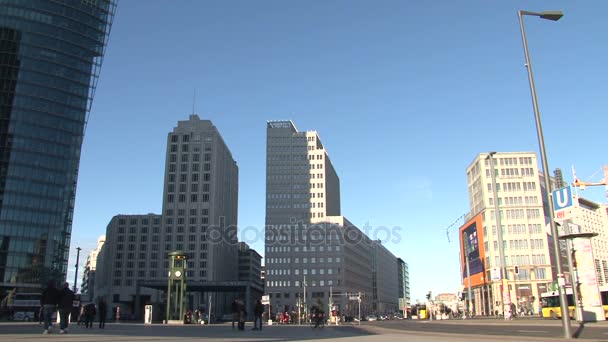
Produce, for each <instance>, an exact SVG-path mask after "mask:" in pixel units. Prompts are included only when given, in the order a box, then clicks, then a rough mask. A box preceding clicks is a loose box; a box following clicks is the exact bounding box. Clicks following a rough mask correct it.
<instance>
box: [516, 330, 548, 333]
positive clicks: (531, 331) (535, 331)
mask: <svg viewBox="0 0 608 342" xmlns="http://www.w3.org/2000/svg"><path fill="white" fill-rule="evenodd" d="M517 332H521V333H546V332H549V331H547V330H517Z"/></svg>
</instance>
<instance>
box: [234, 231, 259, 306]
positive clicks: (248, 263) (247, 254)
mask: <svg viewBox="0 0 608 342" xmlns="http://www.w3.org/2000/svg"><path fill="white" fill-rule="evenodd" d="M238 280H239V281H246V282H248V283H252V284H255V286H257V287H258V288H259V289H263V288H264V284H263V283H262V256H261V255H260V254H259V253H258V252H256V251H255V250H253V249H251V248H249V245H247V244H246V243H244V242H239V279H238ZM238 297H241V298H244V299H245V302H246V303H255V302H256V301H257V300H258V299H260V293H258V292H249V294H247V292H244V293H240V294H239V295H238ZM249 317H253V313H252V312H249Z"/></svg>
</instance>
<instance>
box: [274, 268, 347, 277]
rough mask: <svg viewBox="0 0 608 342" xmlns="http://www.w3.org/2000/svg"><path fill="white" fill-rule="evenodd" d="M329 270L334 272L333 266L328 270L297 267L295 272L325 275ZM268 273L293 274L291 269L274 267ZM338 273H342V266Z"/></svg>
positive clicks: (330, 272) (331, 272) (278, 274)
mask: <svg viewBox="0 0 608 342" xmlns="http://www.w3.org/2000/svg"><path fill="white" fill-rule="evenodd" d="M326 272H327V274H330V275H331V274H334V269H333V268H328V269H327V271H326V270H325V268H319V269H316V268H311V269H307V268H304V269H302V270H300V269H299V268H296V269H294V270H293V274H294V275H300V274H302V275H309V274H310V275H317V274H319V275H325V273H326ZM267 274H268V275H269V276H288V275H291V269H272V270H268V272H267ZM337 274H340V268H338V269H337Z"/></svg>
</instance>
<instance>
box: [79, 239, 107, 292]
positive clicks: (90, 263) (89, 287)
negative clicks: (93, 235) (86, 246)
mask: <svg viewBox="0 0 608 342" xmlns="http://www.w3.org/2000/svg"><path fill="white" fill-rule="evenodd" d="M105 242H106V236H105V235H102V236H100V237H99V239H97V246H96V247H95V249H94V250H92V251H91V253H89V256H87V261H86V262H85V264H84V269H83V272H82V286H81V288H80V293H82V294H85V295H87V297H88V299H90V300H94V299H95V272H96V270H97V257H98V255H99V252H100V251H101V249H102V248H103V244H104V243H105Z"/></svg>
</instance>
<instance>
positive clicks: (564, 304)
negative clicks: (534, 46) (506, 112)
mask: <svg viewBox="0 0 608 342" xmlns="http://www.w3.org/2000/svg"><path fill="white" fill-rule="evenodd" d="M517 14H518V16H519V27H520V29H521V39H522V42H523V44H524V52H525V55H526V67H527V69H528V80H529V82H530V93H531V95H532V105H533V107H534V119H535V121H536V134H537V136H538V145H539V147H540V157H541V160H542V163H543V183H544V186H545V191H546V193H547V202H549V213H548V216H549V224H550V225H551V235H552V238H553V252H554V253H555V270H556V272H557V277H558V282H557V283H558V286H559V300H560V304H561V310H562V328H563V330H564V338H567V339H569V338H572V334H571V332H570V315H569V314H564V313H568V301H567V298H566V297H567V296H566V288H565V282H564V279H563V277H564V274H563V273H562V265H561V262H560V255H561V253H560V247H559V240H558V235H557V225H556V224H555V221H554V220H553V213H554V212H555V208H554V207H553V201H552V200H551V180H550V179H549V163H548V162H547V153H546V151H545V139H544V137H543V127H542V124H541V121H540V111H539V109H538V100H537V98H536V88H535V86H534V77H533V76H532V64H531V63H530V54H529V53H528V41H527V39H526V29H525V28H524V20H523V15H524V11H518V12H517ZM526 14H531V13H526ZM560 278H561V279H560Z"/></svg>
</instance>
